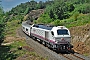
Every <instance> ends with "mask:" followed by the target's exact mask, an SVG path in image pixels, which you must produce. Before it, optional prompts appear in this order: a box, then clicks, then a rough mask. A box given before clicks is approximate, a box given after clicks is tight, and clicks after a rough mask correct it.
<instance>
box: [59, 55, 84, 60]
mask: <svg viewBox="0 0 90 60" xmlns="http://www.w3.org/2000/svg"><path fill="white" fill-rule="evenodd" d="M60 55H62V56H64V57H65V58H67V59H68V60H85V59H84V58H82V57H79V56H77V55H75V54H60Z"/></svg>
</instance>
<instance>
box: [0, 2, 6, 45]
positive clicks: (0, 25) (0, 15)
mask: <svg viewBox="0 0 90 60" xmlns="http://www.w3.org/2000/svg"><path fill="white" fill-rule="evenodd" d="M0 2H1V1H0ZM4 27H5V22H4V11H3V9H2V6H1V5H0V45H1V43H2V42H3V41H4Z"/></svg>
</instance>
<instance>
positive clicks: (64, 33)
mask: <svg viewBox="0 0 90 60" xmlns="http://www.w3.org/2000/svg"><path fill="white" fill-rule="evenodd" d="M57 34H58V35H69V34H68V30H66V29H59V30H57Z"/></svg>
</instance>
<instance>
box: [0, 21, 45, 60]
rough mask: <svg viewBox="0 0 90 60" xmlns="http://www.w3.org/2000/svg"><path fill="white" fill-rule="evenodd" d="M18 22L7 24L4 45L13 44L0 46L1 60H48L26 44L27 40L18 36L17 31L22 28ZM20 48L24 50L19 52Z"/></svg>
mask: <svg viewBox="0 0 90 60" xmlns="http://www.w3.org/2000/svg"><path fill="white" fill-rule="evenodd" d="M18 22H19V21H17V20H13V21H11V22H7V26H6V32H5V35H6V36H5V40H4V43H10V42H12V43H11V44H8V45H2V46H0V60H13V59H16V60H20V59H21V60H23V59H25V60H28V59H29V60H35V59H36V60H46V59H45V58H43V57H40V56H39V55H37V54H36V53H35V52H34V49H33V48H31V47H30V46H28V45H27V44H26V42H25V38H21V37H17V36H16V29H17V28H18V27H20V26H21V25H20V24H18ZM19 46H22V50H18V47H19ZM23 57H24V58H23Z"/></svg>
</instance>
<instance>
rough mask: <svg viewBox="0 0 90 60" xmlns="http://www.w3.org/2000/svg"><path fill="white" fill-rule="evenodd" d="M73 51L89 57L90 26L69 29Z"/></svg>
mask: <svg viewBox="0 0 90 60" xmlns="http://www.w3.org/2000/svg"><path fill="white" fill-rule="evenodd" d="M70 31H71V36H72V41H71V42H72V44H73V45H74V50H75V51H76V52H78V53H80V54H84V55H86V56H90V24H86V25H83V26H77V27H72V28H70Z"/></svg>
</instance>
